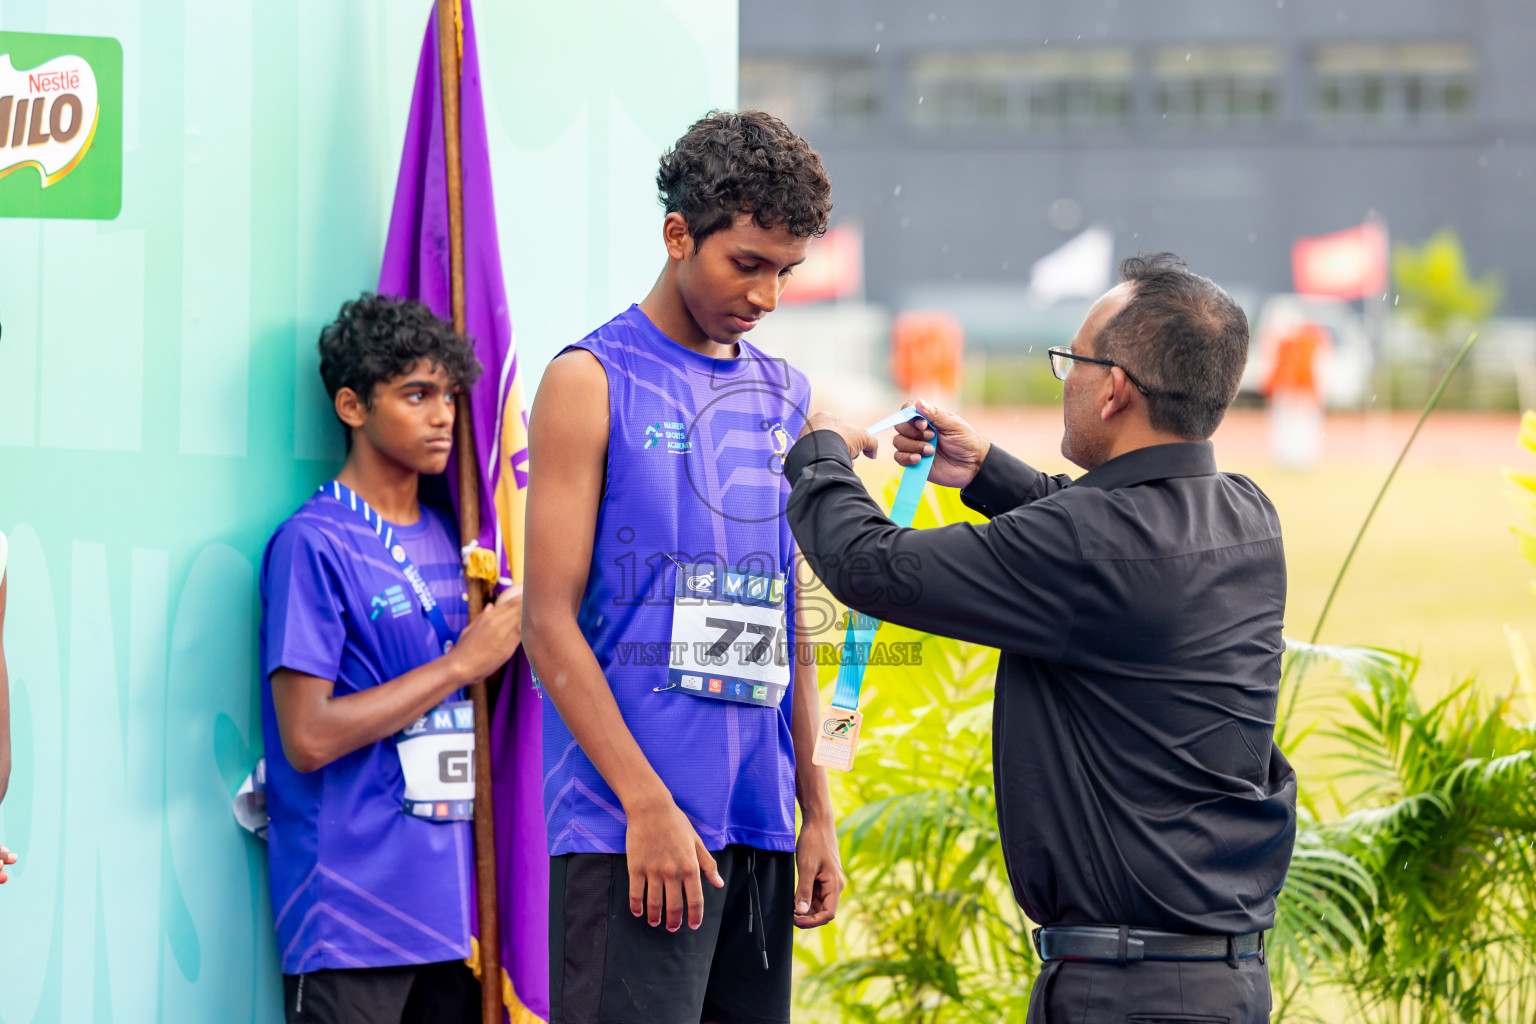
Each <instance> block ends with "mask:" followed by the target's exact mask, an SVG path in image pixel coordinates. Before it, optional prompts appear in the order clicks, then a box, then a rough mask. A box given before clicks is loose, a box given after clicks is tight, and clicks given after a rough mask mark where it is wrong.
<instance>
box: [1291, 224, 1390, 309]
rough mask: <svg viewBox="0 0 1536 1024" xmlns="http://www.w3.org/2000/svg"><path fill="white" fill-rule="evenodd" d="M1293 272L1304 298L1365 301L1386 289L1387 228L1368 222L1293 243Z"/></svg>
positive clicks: (1298, 288)
mask: <svg viewBox="0 0 1536 1024" xmlns="http://www.w3.org/2000/svg"><path fill="white" fill-rule="evenodd" d="M1291 273H1292V276H1293V277H1294V278H1295V282H1296V290H1297V291H1298V292H1300V293H1301V294H1303V295H1326V296H1330V297H1332V298H1335V299H1345V300H1350V299H1363V298H1365V297H1366V296H1367V295H1373V294H1376V293H1378V292H1383V291H1385V290H1386V288H1387V228H1386V225H1384V224H1382V223H1381V222H1380V221H1376V220H1368V221H1366V222H1365V223H1364V224H1361V225H1360V226H1359V227H1354V228H1348V229H1346V230H1344V231H1335V232H1334V233H1333V234H1331V235H1317V236H1316V237H1313V238H1298V239H1296V241H1295V242H1293V243H1292V244H1291Z"/></svg>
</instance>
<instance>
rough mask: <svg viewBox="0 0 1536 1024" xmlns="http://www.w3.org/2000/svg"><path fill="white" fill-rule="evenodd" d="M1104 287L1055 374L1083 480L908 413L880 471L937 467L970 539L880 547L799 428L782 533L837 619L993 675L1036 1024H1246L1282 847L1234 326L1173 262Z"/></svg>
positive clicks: (1286, 816)
mask: <svg viewBox="0 0 1536 1024" xmlns="http://www.w3.org/2000/svg"><path fill="white" fill-rule="evenodd" d="M1121 274H1122V282H1121V284H1119V285H1118V286H1116V287H1115V288H1113V289H1111V290H1110V291H1109V292H1108V293H1106V294H1105V295H1104V296H1103V297H1102V298H1101V299H1099V301H1098V302H1097V303H1095V304H1094V306H1093V308H1092V309H1091V310H1090V311H1089V313H1088V316H1087V319H1085V320H1084V322H1083V325H1082V327H1081V328H1080V329H1079V330H1078V333H1077V336H1076V337H1075V338H1074V339H1073V341H1072V345H1071V347H1070V348H1069V349H1053V350H1052V351H1051V356H1050V357H1051V360H1052V363H1053V366H1054V368H1055V371H1056V375H1057V376H1058V377H1059V378H1060V379H1062V380H1063V381H1064V387H1063V391H1064V420H1065V433H1064V435H1063V438H1062V444H1061V449H1062V454H1063V455H1065V456H1066V457H1067V458H1068V459H1070V460H1072V461H1073V462H1074V463H1076V464H1077V465H1079V466H1081V467H1083V468H1084V469H1086V470H1088V471H1089V472H1087V473H1086V474H1085V475H1083V476H1081V477H1079V478H1078V479H1076V480H1072V479H1071V478H1069V477H1066V476H1056V477H1051V476H1047V475H1045V474H1044V473H1041V472H1039V471H1038V470H1035V469H1033V468H1031V467H1030V466H1028V465H1026V464H1024V463H1023V462H1021V461H1019V460H1018V459H1016V458H1014V457H1013V456H1012V455H1009V454H1007V453H1006V452H1003V451H1001V450H1000V449H998V448H996V447H994V446H992V445H991V444H989V443H988V442H987V441H986V440H985V439H984V438H982V437H981V436H980V435H979V434H978V433H976V431H975V430H974V429H972V428H971V427H970V425H969V424H967V423H966V422H965V421H964V420H962V419H960V418H959V417H958V416H954V415H952V414H949V413H946V412H944V411H942V410H939V409H935V408H931V407H928V406H926V405H922V406H920V408H921V409H922V411H923V413H924V415H925V416H926V418H927V421H928V422H927V424H926V425H925V424H923V422H922V421H921V420H914V421H913V422H912V423H910V424H905V425H903V427H901V428H900V433H899V436H898V437H897V440H896V448H897V454H896V461H897V462H898V463H900V464H902V465H910V464H912V463H915V462H916V461H917V459H918V457H919V454H927V453H930V452H934V451H935V449H936V455H935V458H934V462H933V469H932V475H931V477H930V479H931V480H932V481H933V482H934V483H936V484H940V485H944V486H949V487H959V488H962V490H961V497H962V499H963V500H964V501H965V503H966V504H967V505H969V506H970V507H971V508H973V509H975V510H977V511H978V512H981V513H982V514H983V515H986V516H987V517H988V518H989V521H988V522H987V523H984V524H981V525H972V524H969V523H960V524H953V525H950V526H945V527H941V528H938V529H931V530H905V529H899V528H897V527H896V526H894V525H893V524H892V523H891V522H890V521H889V520H888V519H887V518H886V517H885V516H884V515H883V514H882V512H881V510H880V508H879V507H878V506H877V505H876V504H875V503H874V502H873V501H872V500H871V499H870V497H869V495H868V494H867V493H866V492H865V490H864V488H863V486H862V484H861V483H860V482H859V479H858V478H857V477H856V476H855V475H854V472H853V468H852V458H853V456H854V455H855V454H856V453H858V452H860V451H863V452H865V453H866V454H873V452H874V448H875V440H874V438H872V437H870V436H869V435H868V434H867V433H866V432H865V431H863V430H861V429H859V428H858V427H854V426H851V425H849V424H846V423H843V422H842V421H840V420H838V419H837V418H836V417H834V416H832V415H830V414H827V413H818V414H817V415H816V416H813V417H812V418H811V420H810V422H809V423H808V425H807V427H806V431H805V432H804V433H803V434H802V435H801V438H800V440H799V441H798V443H796V445H795V446H794V448H793V449H791V451H790V452H789V455H788V458H787V459H786V460H785V472H786V474H787V475H788V477H789V480H790V482H791V484H792V485H793V487H794V490H793V492H792V493H791V496H790V498H789V503H788V516H789V521H790V525H791V526H792V528H793V529H794V533H795V537H796V539H797V540H798V541H799V544H800V548H801V550H802V551H803V552H804V554H805V557H806V558H807V559H808V560H809V561H810V563H811V565H812V567H813V568H814V569H815V570H816V572H817V574H818V575H819V576H820V577H821V579H822V580H823V581H824V582H825V583H826V584H827V586H828V588H829V589H830V590H831V591H832V593H833V594H834V595H835V596H836V597H837V598H838V599H839V600H842V601H844V602H845V603H847V604H848V605H849V606H850V607H852V608H855V609H857V610H859V611H861V612H865V613H867V614H869V615H873V616H875V617H877V618H879V619H883V620H886V621H889V622H894V623H898V624H900V625H903V626H910V627H913V628H917V629H922V630H925V631H929V632H933V633H938V634H942V635H944V636H950V637H956V638H958V639H961V640H967V641H970V642H973V643H979V644H986V645H988V646H992V647H997V648H1000V649H1001V651H1002V657H1001V661H1000V662H999V665H998V675H997V695H996V704H995V709H994V720H993V766H994V775H995V783H996V792H997V810H998V818H999V827H1000V829H1001V833H1002V839H1003V849H1004V856H1005V858H1006V860H1007V864H1008V874H1009V878H1010V880H1011V882H1012V884H1013V891H1014V894H1015V896H1016V897H1017V898H1018V901H1019V903H1020V905H1021V906H1022V907H1023V908H1024V911H1025V913H1026V914H1028V915H1029V917H1030V919H1031V920H1033V921H1036V922H1038V923H1039V924H1041V925H1042V926H1043V929H1042V931H1041V932H1040V933H1038V935H1037V940H1036V941H1037V947H1038V948H1039V950H1040V953H1041V956H1042V957H1043V958H1044V959H1045V960H1046V965H1045V967H1044V968H1043V970H1042V973H1041V975H1040V978H1039V980H1038V981H1037V982H1036V985H1035V991H1034V993H1033V995H1032V998H1031V1004H1030V1013H1029V1017H1030V1021H1031V1024H1038V1022H1041V1021H1044V1020H1047V1019H1049V1020H1055V1021H1073V1022H1074V1024H1076V1022H1087V1024H1094V1022H1100V1021H1106V1022H1107V1021H1115V1022H1116V1024H1119V1022H1122V1021H1125V1020H1126V1019H1128V1018H1129V1019H1132V1020H1136V1019H1139V1018H1140V1017H1141V1016H1145V1017H1146V1018H1147V1019H1156V1020H1158V1021H1162V1022H1168V1024H1173V1022H1178V1021H1184V1020H1197V1019H1198V1020H1211V1021H1214V1020H1221V1021H1230V1022H1232V1024H1238V1022H1242V1024H1247V1022H1254V1024H1258V1022H1262V1021H1267V1020H1268V1018H1269V1009H1270V992H1269V980H1268V976H1267V973H1266V969H1265V965H1264V954H1263V945H1262V933H1263V931H1264V930H1265V929H1267V928H1269V927H1270V925H1271V924H1272V923H1273V921H1274V913H1275V897H1276V894H1278V893H1279V891H1280V887H1281V884H1282V883H1283V882H1284V880H1285V872H1286V868H1287V866H1288V864H1289V862H1290V856H1291V847H1292V844H1293V841H1294V838H1295V828H1296V810H1295V807H1296V782H1295V774H1294V772H1293V771H1292V770H1291V767H1290V765H1289V764H1287V763H1286V761H1285V758H1284V757H1283V756H1282V755H1281V753H1280V751H1279V749H1278V748H1277V747H1276V746H1275V744H1274V724H1275V705H1276V700H1277V695H1278V687H1279V680H1280V657H1281V652H1282V650H1283V647H1284V645H1283V641H1282V640H1281V622H1282V618H1283V614H1284V610H1285V560H1284V555H1283V551H1282V548H1281V542H1280V523H1279V520H1278V518H1277V517H1276V515H1275V509H1274V506H1273V505H1271V504H1270V502H1269V499H1268V498H1266V497H1265V496H1264V494H1263V492H1262V491H1260V490H1259V488H1258V487H1257V486H1256V485H1255V484H1254V483H1253V482H1252V481H1251V480H1248V479H1247V478H1245V477H1241V476H1236V475H1232V474H1227V473H1220V472H1218V471H1217V469H1216V463H1215V458H1214V455H1213V453H1212V447H1211V443H1210V441H1209V440H1207V439H1208V438H1209V437H1210V436H1211V434H1212V433H1213V432H1214V431H1215V429H1216V427H1217V425H1218V424H1219V423H1220V422H1221V419H1222V416H1223V415H1224V414H1225V412H1226V409H1227V406H1228V405H1229V404H1230V403H1231V401H1232V398H1233V397H1234V395H1236V393H1237V384H1238V378H1239V377H1240V376H1241V375H1242V372H1243V366H1244V363H1245V361H1246V359H1247V353H1248V321H1247V318H1246V317H1245V316H1244V314H1243V311H1242V310H1241V308H1239V307H1238V306H1237V304H1236V303H1234V302H1233V301H1232V299H1231V297H1230V296H1228V295H1227V294H1226V292H1224V291H1223V290H1222V289H1220V288H1219V287H1217V286H1216V285H1215V284H1213V283H1212V282H1211V281H1209V280H1208V279H1206V278H1203V277H1199V276H1197V275H1195V274H1193V273H1191V272H1190V271H1188V270H1187V269H1185V268H1184V265H1183V264H1182V263H1181V262H1179V261H1178V260H1177V258H1175V257H1172V256H1171V255H1168V254H1160V255H1158V256H1153V257H1145V258H1137V259H1132V260H1127V261H1126V262H1125V264H1123V265H1122V267H1121ZM914 566H915V567H916V568H915V569H914V568H913V567H914Z"/></svg>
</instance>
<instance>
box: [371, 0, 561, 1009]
mask: <svg viewBox="0 0 1536 1024" xmlns="http://www.w3.org/2000/svg"><path fill="white" fill-rule="evenodd" d="M460 3H461V5H462V6H461V8H460V24H459V48H460V86H459V113H460V124H459V137H460V141H459V149H460V157H461V162H462V173H463V193H464V312H465V324H466V327H467V329H468V333H469V336H470V338H471V339H472V340H473V342H474V346H475V352H476V354H477V355H478V356H479V359H480V363H481V365H482V366H484V368H485V372H484V373H483V374H482V375H481V377H480V380H479V381H478V382H477V383H476V384H475V386H474V388H473V389H471V392H470V413H471V416H472V417H473V422H474V428H475V448H476V453H475V454H476V456H477V459H478V461H479V464H480V482H481V487H480V536H479V537H478V538H470V537H466V538H464V542H465V544H469V543H470V542H471V541H473V542H475V543H476V544H477V545H478V546H479V548H480V549H481V550H482V551H483V552H485V553H487V554H481V555H479V556H478V557H479V558H480V559H481V560H482V561H483V562H486V563H487V565H488V566H489V564H491V563H490V559H489V558H488V557H487V556H488V555H494V556H495V557H494V570H493V571H494V574H495V575H497V576H498V577H499V580H500V584H501V585H508V584H510V583H512V582H513V581H518V582H520V581H521V578H522V566H523V558H522V544H523V497H524V488H526V487H527V470H526V462H527V458H528V413H527V407H526V405H525V404H524V401H523V390H522V382H521V380H520V378H519V376H518V368H517V351H516V344H515V341H514V335H513V331H512V322H511V319H510V318H509V317H508V315H507V296H506V288H505V286H504V284H503V280H502V274H501V250H500V248H499V247H498V245H497V240H496V205H495V201H494V199H493V197H492V194H491V160H490V147H489V145H488V144H487V141H486V135H485V104H484V101H483V100H482V98H481V94H480V61H479V58H478V56H477V53H476V50H475V22H474V17H473V16H472V14H471V13H470V8H469V0H460ZM441 82H442V78H441V72H440V70H439V65H438V42H437V12H436V5H434V7H433V13H432V16H431V18H430V19H429V21H428V23H427V34H426V38H425V40H423V42H422V47H421V60H420V62H419V63H418V64H417V67H416V91H415V93H414V95H413V96H412V97H411V109H410V115H409V118H408V120H407V123H406V130H405V150H404V152H403V153H402V155H401V158H400V178H399V181H398V182H397V184H396V186H395V205H394V210H393V212H392V214H391V216H390V221H389V238H388V240H387V241H386V243H385V246H384V266H383V268H382V269H381V270H380V272H379V292H380V293H381V294H387V295H400V296H404V297H407V298H413V299H419V300H420V301H422V302H424V303H425V304H426V305H427V306H428V307H430V308H431V310H432V311H433V312H434V313H435V314H437V315H438V316H440V317H442V318H443V319H444V320H451V319H452V313H453V308H452V291H451V279H450V273H451V271H450V263H449V234H448V184H447V159H446V154H445V149H444V141H443V104H442V89H441ZM455 475H456V474H455V473H454V463H453V462H452V461H450V462H449V476H450V479H451V478H452V477H453V476H455ZM450 490H451V492H452V493H453V495H454V497H455V500H457V497H458V487H457V483H456V482H454V484H453V486H451V487H450ZM539 700H540V698H539V695H538V694H537V692H536V691H535V690H534V688H533V678H532V675H531V673H530V672H529V669H528V663H527V661H526V659H525V658H524V657H523V655H522V651H521V650H519V651H518V653H517V656H516V657H515V658H514V659H513V662H512V665H511V666H510V667H509V668H508V671H507V675H506V678H505V679H504V680H503V681H502V685H501V687H500V688H499V693H498V696H497V700H496V707H495V708H494V709H493V711H492V715H491V769H492V770H491V792H492V799H493V803H494V805H495V813H496V822H495V824H496V860H497V897H498V901H499V905H500V921H501V963H502V971H503V977H502V997H503V1001H504V1003H505V1006H506V1010H507V1018H508V1020H509V1021H511V1024H532V1022H534V1021H543V1020H545V1019H547V1018H548V1017H549V940H548V925H549V855H548V852H547V847H546V844H545V838H544V808H543V793H542V783H543V755H542V752H541V736H542V726H541V709H540V705H539ZM471 961H472V965H473V966H475V967H476V968H477V969H478V965H479V953H478V946H477V947H476V952H475V954H474V955H473V956H472V957H471Z"/></svg>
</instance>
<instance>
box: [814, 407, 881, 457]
mask: <svg viewBox="0 0 1536 1024" xmlns="http://www.w3.org/2000/svg"><path fill="white" fill-rule="evenodd" d="M817 430H835V431H836V432H837V433H838V434H840V435H842V438H843V443H844V444H846V445H847V446H848V457H849V458H850V459H856V458H858V457H859V454H860V453H861V452H862V453H863V455H864V457H865V458H869V459H872V458H874V457H875V452H876V451H878V450H879V449H880V442H879V441H877V440H876V439H875V435H873V434H871V433H870V432H869V431H867V430H865V429H864V428H863V427H856V426H854V425H853V424H852V423H848V422H845V421H844V420H841V419H839V418H838V417H837V416H836V415H835V414H834V413H830V412H818V413H814V414H813V415H812V416H811V418H810V419H808V420H806V421H805V427H804V429H802V430H801V431H800V436H801V437H804V436H805V435H806V434H809V433H812V432H814V431H817Z"/></svg>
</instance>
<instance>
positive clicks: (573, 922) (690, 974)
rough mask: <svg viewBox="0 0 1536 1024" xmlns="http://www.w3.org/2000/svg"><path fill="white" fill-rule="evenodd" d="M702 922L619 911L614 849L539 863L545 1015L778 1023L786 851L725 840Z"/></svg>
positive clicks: (783, 985) (623, 901)
mask: <svg viewBox="0 0 1536 1024" xmlns="http://www.w3.org/2000/svg"><path fill="white" fill-rule="evenodd" d="M714 858H715V863H716V865H718V867H719V869H720V877H721V878H723V879H724V880H725V888H723V889H716V888H715V887H714V886H713V885H710V884H709V883H708V882H705V883H704V923H703V924H701V925H700V926H699V929H698V930H697V931H694V930H693V929H690V928H689V927H688V921H687V918H686V916H685V917H684V919H683V926H682V927H681V928H679V929H678V930H677V931H675V932H669V931H667V926H666V921H665V919H663V921H662V923H661V924H659V925H657V926H656V927H654V928H652V927H651V926H650V925H649V924H647V923H646V919H645V918H644V917H635V916H634V915H633V914H631V913H630V912H629V872H628V867H627V861H626V859H625V857H624V855H623V854H612V853H568V854H565V855H564V856H560V857H551V858H550V862H549V1024H699V1022H700V1021H717V1022H719V1024H788V1021H789V997H790V974H791V967H792V964H791V954H790V947H791V946H792V944H793V942H794V937H793V936H794V910H795V906H794V903H795V855H794V854H792V853H774V852H770V851H767V850H758V849H755V848H753V847H749V846H727V847H726V848H725V849H724V850H721V851H720V852H718V853H715V854H714Z"/></svg>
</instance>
